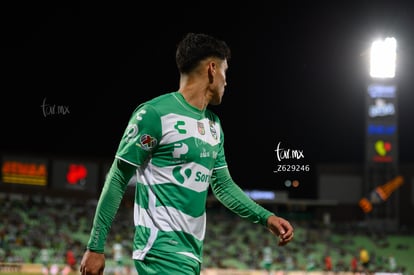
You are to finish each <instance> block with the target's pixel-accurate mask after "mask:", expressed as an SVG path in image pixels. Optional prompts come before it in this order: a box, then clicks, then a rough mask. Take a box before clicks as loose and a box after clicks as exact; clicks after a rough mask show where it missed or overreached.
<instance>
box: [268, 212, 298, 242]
mask: <svg viewBox="0 0 414 275" xmlns="http://www.w3.org/2000/svg"><path fill="white" fill-rule="evenodd" d="M267 228H268V229H269V231H270V232H272V234H274V235H275V236H278V237H279V243H278V245H279V246H284V245H286V244H287V243H288V242H290V241H291V240H292V239H293V226H292V225H291V224H290V222H288V221H287V220H285V219H284V218H281V217H278V216H275V215H272V216H270V217H269V218H268V219H267Z"/></svg>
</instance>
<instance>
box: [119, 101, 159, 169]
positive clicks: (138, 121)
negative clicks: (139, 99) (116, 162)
mask: <svg viewBox="0 0 414 275" xmlns="http://www.w3.org/2000/svg"><path fill="white" fill-rule="evenodd" d="M160 138H161V123H160V117H159V115H158V113H157V111H156V110H155V109H154V108H153V107H152V106H150V105H148V104H142V105H140V106H138V107H137V108H136V109H135V110H134V112H133V113H132V115H131V117H130V119H129V122H128V126H127V127H126V129H125V131H124V134H123V136H122V139H121V141H120V143H119V146H118V149H117V152H116V157H117V158H118V159H122V160H124V161H126V162H129V163H131V164H133V165H136V166H140V165H142V164H143V163H144V162H145V161H146V160H147V158H148V156H149V155H150V154H151V152H152V151H153V150H154V149H155V148H156V147H157V146H158V144H159V141H160Z"/></svg>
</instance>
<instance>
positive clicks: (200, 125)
mask: <svg viewBox="0 0 414 275" xmlns="http://www.w3.org/2000/svg"><path fill="white" fill-rule="evenodd" d="M197 129H198V132H199V133H200V135H204V134H205V133H206V130H205V129H204V123H203V122H201V121H197Z"/></svg>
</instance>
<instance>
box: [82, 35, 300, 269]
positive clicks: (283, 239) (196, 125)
mask: <svg viewBox="0 0 414 275" xmlns="http://www.w3.org/2000/svg"><path fill="white" fill-rule="evenodd" d="M229 59H230V49H229V47H228V45H227V44H226V42H224V41H222V40H219V39H217V38H215V37H212V36H210V35H206V34H202V33H199V34H197V33H188V34H187V35H185V36H184V37H183V39H182V40H181V41H180V43H179V44H178V47H177V50H176V64H177V67H178V70H179V73H180V79H179V89H178V90H176V91H173V92H168V93H165V94H163V95H160V96H157V97H155V98H153V99H151V100H149V101H147V102H144V103H142V104H140V105H139V106H137V108H136V109H135V110H134V112H133V113H132V115H131V117H130V119H129V122H128V125H127V127H126V129H125V132H124V134H123V137H122V139H121V141H120V143H119V146H118V149H117V151H116V154H115V159H114V161H113V163H112V166H111V168H110V171H109V174H108V176H107V177H106V180H105V184H104V187H103V189H102V192H101V195H100V198H99V201H98V205H97V208H96V212H95V217H94V220H93V226H92V230H91V234H90V239H89V242H88V244H87V250H86V251H85V253H84V255H83V258H82V262H81V267H80V271H81V273H82V274H84V275H86V274H103V270H104V266H105V256H104V248H105V242H106V239H107V234H108V232H109V229H110V227H111V224H112V222H113V219H114V216H115V215H116V212H117V211H118V207H119V205H120V202H121V199H122V197H123V195H124V192H125V188H126V186H127V184H128V181H129V180H130V179H131V177H132V176H133V175H134V174H135V175H136V178H137V182H136V195H135V204H134V224H135V237H134V239H133V253H132V258H133V259H134V263H135V267H136V269H137V272H138V274H140V275H144V274H157V275H160V274H168V275H174V274H180V275H185V274H191V275H194V274H200V272H201V271H200V269H201V263H202V250H203V240H204V235H205V226H206V212H205V209H206V198H207V193H208V188H209V187H210V186H211V188H212V191H213V193H214V195H215V196H216V197H217V199H218V200H219V201H220V202H221V203H222V204H223V205H225V206H226V207H227V208H229V209H230V210H232V211H233V212H235V213H236V214H238V215H239V216H240V217H242V218H244V219H247V220H249V221H251V222H252V223H256V224H258V225H262V226H266V227H267V228H268V229H269V231H270V232H272V233H273V234H274V235H275V236H276V238H277V239H278V244H279V245H281V246H283V245H286V244H287V243H289V242H290V241H291V240H292V239H293V227H292V225H291V224H290V222H288V221H287V220H286V219H284V218H282V217H279V216H277V215H276V214H274V213H272V212H270V211H268V210H267V209H265V208H263V207H262V206H260V205H259V204H257V203H256V202H254V201H253V200H251V199H250V198H249V197H248V196H247V195H245V193H244V192H243V191H242V190H241V189H240V187H238V185H236V183H235V182H234V181H233V180H232V177H231V175H230V172H229V170H228V167H227V163H226V158H225V153H224V134H223V130H222V127H221V123H220V120H219V118H218V117H217V115H216V114H215V113H213V112H212V111H211V110H209V109H208V108H207V107H208V105H218V104H220V103H221V101H222V97H223V94H224V88H225V86H226V84H227V83H226V71H227V69H228V60H229Z"/></svg>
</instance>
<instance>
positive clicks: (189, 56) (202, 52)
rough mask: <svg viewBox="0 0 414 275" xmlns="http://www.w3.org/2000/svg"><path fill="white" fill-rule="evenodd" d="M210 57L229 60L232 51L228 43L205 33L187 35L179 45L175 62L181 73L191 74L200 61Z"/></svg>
mask: <svg viewBox="0 0 414 275" xmlns="http://www.w3.org/2000/svg"><path fill="white" fill-rule="evenodd" d="M208 57H217V58H220V59H222V60H225V59H227V60H229V59H230V57H231V51H230V48H229V46H228V45H227V43H226V42H225V41H223V40H220V39H218V38H215V37H213V36H211V35H208V34H204V33H192V32H190V33H187V34H186V35H185V36H184V38H183V39H182V40H181V41H180V42H179V43H178V46H177V51H176V54H175V60H176V63H177V68H178V70H179V72H180V73H189V72H191V71H192V70H193V69H194V68H195V67H197V65H198V64H199V62H200V61H202V60H204V59H206V58H208Z"/></svg>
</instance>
